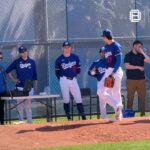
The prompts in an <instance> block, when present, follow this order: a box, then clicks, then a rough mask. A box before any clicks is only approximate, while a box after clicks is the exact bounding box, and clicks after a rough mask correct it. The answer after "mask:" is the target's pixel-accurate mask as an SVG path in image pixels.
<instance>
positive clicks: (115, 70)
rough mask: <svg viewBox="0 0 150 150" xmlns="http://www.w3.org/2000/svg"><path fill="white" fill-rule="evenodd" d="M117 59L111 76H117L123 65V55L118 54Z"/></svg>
mask: <svg viewBox="0 0 150 150" xmlns="http://www.w3.org/2000/svg"><path fill="white" fill-rule="evenodd" d="M115 57H116V64H115V66H114V70H113V72H112V74H111V75H113V74H115V73H116V72H117V70H118V69H119V67H120V66H121V64H122V54H118V55H116V56H115Z"/></svg>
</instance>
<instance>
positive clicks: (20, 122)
mask: <svg viewBox="0 0 150 150" xmlns="http://www.w3.org/2000/svg"><path fill="white" fill-rule="evenodd" d="M24 123H25V122H24V121H18V122H13V124H24Z"/></svg>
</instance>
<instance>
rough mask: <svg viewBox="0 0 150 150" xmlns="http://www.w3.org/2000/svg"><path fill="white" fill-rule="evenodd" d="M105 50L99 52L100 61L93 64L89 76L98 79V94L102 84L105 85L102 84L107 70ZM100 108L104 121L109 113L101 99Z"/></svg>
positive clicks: (101, 49)
mask: <svg viewBox="0 0 150 150" xmlns="http://www.w3.org/2000/svg"><path fill="white" fill-rule="evenodd" d="M104 51H105V48H104V47H102V48H100V50H99V56H100V59H98V60H97V61H95V62H93V63H92V65H91V67H90V69H89V71H88V74H89V75H90V76H92V77H95V78H96V79H97V81H98V82H97V93H98V91H99V90H101V86H102V85H101V84H103V83H102V82H101V79H102V77H103V75H104V73H105V70H106V59H105V52H104ZM99 104H100V105H99V107H100V113H101V118H102V119H107V113H106V102H105V101H102V100H100V98H99Z"/></svg>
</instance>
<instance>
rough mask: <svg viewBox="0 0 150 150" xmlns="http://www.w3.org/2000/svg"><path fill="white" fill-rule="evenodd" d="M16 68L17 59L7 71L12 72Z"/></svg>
mask: <svg viewBox="0 0 150 150" xmlns="http://www.w3.org/2000/svg"><path fill="white" fill-rule="evenodd" d="M14 69H16V61H14V62H13V63H12V64H10V66H8V68H7V69H6V73H7V74H8V73H10V72H11V71H12V70H14Z"/></svg>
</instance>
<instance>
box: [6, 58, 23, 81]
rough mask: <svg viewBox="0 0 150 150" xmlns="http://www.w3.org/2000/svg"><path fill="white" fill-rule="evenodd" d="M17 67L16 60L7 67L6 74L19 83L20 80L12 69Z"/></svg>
mask: <svg viewBox="0 0 150 150" xmlns="http://www.w3.org/2000/svg"><path fill="white" fill-rule="evenodd" d="M14 69H16V61H14V62H13V63H12V64H11V65H10V66H9V67H8V68H7V69H6V74H7V75H8V77H9V78H10V79H11V80H12V81H13V82H14V83H15V84H18V83H19V82H20V81H19V80H18V79H16V78H15V77H14V76H13V75H12V73H11V72H12V71H13V70H14Z"/></svg>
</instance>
